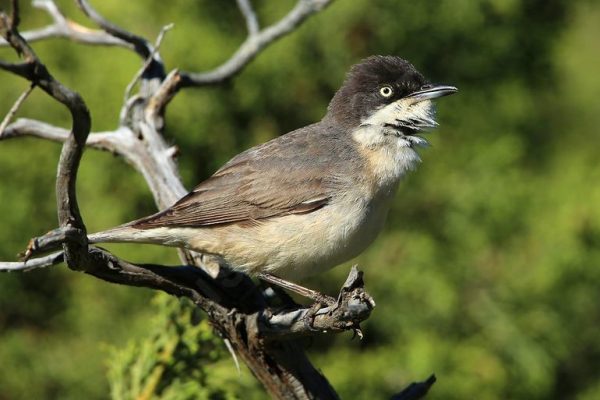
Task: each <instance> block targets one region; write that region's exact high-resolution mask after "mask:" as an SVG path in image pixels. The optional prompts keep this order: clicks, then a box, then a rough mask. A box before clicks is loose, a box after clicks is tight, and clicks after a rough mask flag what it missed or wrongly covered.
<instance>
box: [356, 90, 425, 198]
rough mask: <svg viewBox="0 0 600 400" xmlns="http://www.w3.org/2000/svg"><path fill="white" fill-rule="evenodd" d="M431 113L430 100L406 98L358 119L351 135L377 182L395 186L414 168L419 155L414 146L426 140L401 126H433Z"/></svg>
mask: <svg viewBox="0 0 600 400" xmlns="http://www.w3.org/2000/svg"><path fill="white" fill-rule="evenodd" d="M433 116H434V111H433V105H432V103H431V101H421V102H414V101H412V100H411V99H410V98H406V99H400V100H398V101H396V102H394V103H391V104H388V105H386V106H384V107H382V108H380V109H379V110H377V111H376V112H374V113H373V114H372V115H371V116H370V117H368V118H365V119H364V120H363V121H361V125H360V126H359V127H358V128H357V129H356V130H355V131H354V132H353V133H352V137H353V139H354V140H355V141H356V142H357V143H358V144H359V145H360V148H361V151H362V153H363V155H364V156H365V157H366V158H367V160H368V161H369V163H370V164H371V170H372V171H373V173H374V175H375V177H376V179H377V181H378V184H379V186H389V185H393V186H394V187H395V184H396V183H398V181H399V180H400V178H402V176H403V175H404V174H405V173H406V172H407V171H410V170H413V169H415V168H416V166H417V164H418V163H419V162H420V161H421V158H420V157H419V155H418V154H417V152H416V151H415V150H414V147H417V146H426V145H427V141H426V140H425V139H423V138H421V137H419V136H415V135H407V134H403V133H402V130H401V129H412V130H413V131H419V130H422V129H426V128H432V127H434V126H436V125H437V123H436V122H435V120H434V119H433Z"/></svg>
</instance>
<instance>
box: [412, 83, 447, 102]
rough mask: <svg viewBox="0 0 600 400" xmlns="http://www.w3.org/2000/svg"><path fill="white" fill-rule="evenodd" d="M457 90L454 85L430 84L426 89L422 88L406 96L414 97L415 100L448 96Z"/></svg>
mask: <svg viewBox="0 0 600 400" xmlns="http://www.w3.org/2000/svg"><path fill="white" fill-rule="evenodd" d="M456 92H458V89H457V88H455V87H454V86H446V85H432V86H431V87H428V88H427V89H422V90H419V91H417V92H414V93H411V94H409V95H408V96H406V97H407V98H410V99H414V100H416V102H419V101H423V100H431V99H437V98H438V97H443V96H449V95H451V94H454V93H456Z"/></svg>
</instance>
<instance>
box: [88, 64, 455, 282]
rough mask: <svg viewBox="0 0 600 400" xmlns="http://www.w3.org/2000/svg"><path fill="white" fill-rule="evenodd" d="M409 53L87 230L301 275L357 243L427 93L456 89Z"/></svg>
mask: <svg viewBox="0 0 600 400" xmlns="http://www.w3.org/2000/svg"><path fill="white" fill-rule="evenodd" d="M456 91H457V89H456V88H455V87H453V86H442V85H432V84H430V83H428V82H427V81H426V80H425V78H424V77H423V76H422V75H421V74H420V73H419V72H418V71H417V70H416V69H415V67H413V66H412V65H411V64H410V63H409V62H407V61H405V60H403V59H401V58H399V57H393V56H372V57H369V58H367V59H365V60H363V61H362V62H360V63H359V64H356V65H354V66H353V67H352V68H351V70H350V72H349V73H348V74H347V76H346V79H345V81H344V83H343V85H342V87H341V88H340V89H339V90H338V91H337V93H336V94H335V96H334V97H333V99H332V100H331V102H330V104H329V107H328V109H327V113H326V115H325V116H324V117H323V119H322V120H321V121H320V122H317V123H315V124H312V125H309V126H306V127H304V128H300V129H298V130H295V131H293V132H290V133H287V134H285V135H282V136H280V137H278V138H275V139H273V140H271V141H269V142H267V143H264V144H261V145H258V146H256V147H253V148H251V149H249V150H246V151H244V152H243V153H241V154H238V155H237V156H235V157H233V158H232V159H231V160H230V161H229V162H227V163H226V164H225V165H224V166H223V167H221V169H219V170H218V171H217V172H215V174H214V175H212V176H211V177H210V178H208V179H207V180H205V181H204V182H202V183H200V184H199V185H198V186H197V187H196V188H195V189H194V190H192V191H191V192H190V193H189V194H187V195H186V196H184V197H183V198H181V199H180V200H179V201H177V202H176V203H175V204H174V205H173V206H171V207H170V208H168V209H166V210H164V211H161V212H159V213H156V214H154V215H151V216H149V217H145V218H141V219H139V220H136V221H133V222H130V223H127V224H125V225H121V226H119V227H117V228H114V229H110V230H108V231H104V232H100V233H96V234H93V235H91V236H90V242H91V243H101V242H140V243H154V244H161V245H165V246H175V247H183V248H186V249H190V250H194V251H197V252H200V253H203V254H209V255H213V256H215V257H217V258H218V260H219V262H221V263H223V264H226V265H228V266H229V267H231V268H234V269H236V270H240V271H243V272H246V273H249V274H251V275H252V274H265V273H266V274H273V275H275V276H278V277H280V278H284V279H291V280H296V279H301V278H303V277H306V276H309V275H312V274H315V273H319V272H324V271H326V270H328V269H330V268H332V267H334V266H336V265H338V264H340V263H342V262H344V261H347V260H349V259H351V258H353V257H355V256H356V255H358V254H359V253H361V252H362V251H363V250H364V249H365V248H366V247H367V246H368V245H369V244H370V243H371V242H373V240H374V239H375V237H376V236H377V234H378V233H379V231H381V229H382V227H383V224H384V221H385V219H386V216H387V213H388V210H389V208H390V204H391V202H392V199H393V197H394V194H395V192H396V188H397V186H398V182H399V181H400V180H401V178H402V177H403V176H404V174H406V173H407V172H408V171H409V170H412V169H414V168H415V166H416V165H417V164H418V163H419V161H420V159H419V155H418V154H417V152H416V151H415V148H416V147H419V146H423V145H425V144H427V142H426V140H425V139H423V138H422V137H420V136H418V134H419V133H420V132H422V131H423V130H426V129H429V128H433V127H435V126H436V125H437V123H436V122H435V120H434V108H433V105H432V102H431V100H432V99H435V98H437V97H441V96H446V95H449V94H452V93H455V92H456Z"/></svg>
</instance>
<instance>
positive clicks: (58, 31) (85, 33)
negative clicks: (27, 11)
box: [0, 0, 133, 49]
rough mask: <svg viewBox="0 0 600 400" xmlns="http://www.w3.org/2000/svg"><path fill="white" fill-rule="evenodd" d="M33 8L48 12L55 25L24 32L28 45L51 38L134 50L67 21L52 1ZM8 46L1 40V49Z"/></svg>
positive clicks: (41, 0)
mask: <svg viewBox="0 0 600 400" xmlns="http://www.w3.org/2000/svg"><path fill="white" fill-rule="evenodd" d="M33 6H34V7H36V8H39V9H42V10H44V11H46V12H47V13H48V14H49V15H50V17H51V18H52V20H53V22H54V23H53V24H52V25H48V26H45V27H43V28H40V29H36V30H32V31H25V32H22V33H21V36H22V37H23V39H25V40H26V41H27V42H28V43H32V42H36V41H40V40H44V39H49V38H66V39H70V40H73V41H75V42H79V43H84V44H89V45H103V46H119V47H124V48H129V49H133V45H131V44H130V43H128V42H126V41H123V40H121V39H118V38H116V37H114V36H112V35H110V34H107V33H106V32H103V31H100V30H92V29H89V28H86V27H85V26H83V25H80V24H78V23H76V22H74V21H72V20H69V19H67V18H66V17H65V16H64V15H63V13H62V12H61V11H60V10H59V9H58V7H57V6H56V3H55V2H54V1H52V0H36V1H33ZM8 45H9V43H8V42H7V41H6V40H4V39H0V47H5V46H8Z"/></svg>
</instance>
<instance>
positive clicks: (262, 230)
mask: <svg viewBox="0 0 600 400" xmlns="http://www.w3.org/2000/svg"><path fill="white" fill-rule="evenodd" d="M392 195H393V194H392V193H387V194H385V195H382V196H379V197H378V198H376V199H372V200H371V201H369V202H365V201H364V200H362V202H361V200H358V199H350V198H348V199H340V200H338V201H337V202H335V203H333V204H330V205H328V206H326V207H324V208H322V209H320V210H317V211H315V212H313V213H310V214H303V215H288V216H285V217H280V218H276V219H272V220H268V221H265V222H261V223H258V224H257V225H255V226H237V225H231V226H224V227H220V228H211V229H210V230H209V231H208V230H207V231H206V234H200V235H197V236H195V237H194V238H191V240H190V241H189V245H190V247H191V248H192V249H194V250H197V251H200V252H210V253H213V254H218V255H220V256H222V257H223V259H224V261H225V262H226V263H227V264H229V265H230V266H231V267H232V268H235V269H239V270H242V271H244V272H248V273H256V272H269V273H272V274H275V275H277V276H280V277H282V278H286V279H291V280H294V279H301V278H303V277H306V276H310V275H313V274H316V273H320V272H324V271H326V270H328V269H330V268H333V267H335V266H336V265H339V264H341V263H343V262H345V261H348V260H350V259H352V258H354V257H356V256H357V255H358V254H360V253H361V252H362V251H363V250H364V249H365V248H366V247H367V246H369V244H371V243H372V242H373V240H374V239H375V238H376V237H377V234H378V233H379V232H380V231H381V228H382V227H383V224H384V222H385V218H386V216H387V212H388V209H389V204H390V202H391V197H392Z"/></svg>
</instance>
